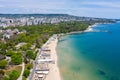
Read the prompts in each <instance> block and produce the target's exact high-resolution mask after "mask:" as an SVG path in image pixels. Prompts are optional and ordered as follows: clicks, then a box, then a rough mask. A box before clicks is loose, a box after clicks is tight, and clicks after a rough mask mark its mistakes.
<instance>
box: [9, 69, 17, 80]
mask: <svg viewBox="0 0 120 80" xmlns="http://www.w3.org/2000/svg"><path fill="white" fill-rule="evenodd" d="M18 77H19V72H18V71H16V70H13V71H12V72H11V73H10V75H9V78H10V79H9V80H17V78H18Z"/></svg>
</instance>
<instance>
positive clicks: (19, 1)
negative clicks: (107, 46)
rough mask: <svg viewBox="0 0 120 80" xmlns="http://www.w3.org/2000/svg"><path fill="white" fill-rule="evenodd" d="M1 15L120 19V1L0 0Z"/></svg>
mask: <svg viewBox="0 0 120 80" xmlns="http://www.w3.org/2000/svg"><path fill="white" fill-rule="evenodd" d="M0 13H26V14H27V13H54V14H55V13H63V14H71V15H76V16H90V17H105V18H120V1H119V0H0Z"/></svg>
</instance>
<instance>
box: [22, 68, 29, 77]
mask: <svg viewBox="0 0 120 80" xmlns="http://www.w3.org/2000/svg"><path fill="white" fill-rule="evenodd" d="M29 74H30V70H28V69H26V70H25V71H24V73H23V76H25V77H26V78H27V77H28V76H29Z"/></svg>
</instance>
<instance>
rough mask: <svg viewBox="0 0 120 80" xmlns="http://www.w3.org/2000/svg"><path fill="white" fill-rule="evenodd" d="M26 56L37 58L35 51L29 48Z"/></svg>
mask: <svg viewBox="0 0 120 80" xmlns="http://www.w3.org/2000/svg"><path fill="white" fill-rule="evenodd" d="M26 57H27V58H28V59H35V54H34V53H33V51H31V50H28V51H27V52H26Z"/></svg>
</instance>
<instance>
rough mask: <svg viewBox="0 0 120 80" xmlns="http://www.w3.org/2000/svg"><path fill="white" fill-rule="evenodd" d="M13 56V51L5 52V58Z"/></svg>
mask: <svg viewBox="0 0 120 80" xmlns="http://www.w3.org/2000/svg"><path fill="white" fill-rule="evenodd" d="M14 54H15V52H14V51H13V50H8V51H7V52H6V55H7V56H12V55H14Z"/></svg>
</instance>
